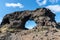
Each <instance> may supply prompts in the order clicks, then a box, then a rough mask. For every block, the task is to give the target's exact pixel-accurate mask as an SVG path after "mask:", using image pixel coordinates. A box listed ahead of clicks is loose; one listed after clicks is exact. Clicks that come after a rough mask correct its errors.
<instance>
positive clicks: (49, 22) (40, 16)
mask: <svg viewBox="0 0 60 40" xmlns="http://www.w3.org/2000/svg"><path fill="white" fill-rule="evenodd" d="M28 20H34V21H35V22H36V24H37V26H53V27H56V21H55V14H54V13H52V12H51V11H50V10H49V9H46V8H38V9H36V10H34V11H21V12H14V13H11V14H7V15H6V16H4V18H3V20H2V23H1V25H5V24H9V25H10V27H16V28H20V29H27V28H25V23H26V22H27V21H28ZM37 26H36V27H37Z"/></svg>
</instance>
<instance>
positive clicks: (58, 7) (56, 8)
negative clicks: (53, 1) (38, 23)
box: [46, 5, 60, 12]
mask: <svg viewBox="0 0 60 40" xmlns="http://www.w3.org/2000/svg"><path fill="white" fill-rule="evenodd" d="M46 8H49V9H50V10H51V11H53V12H60V5H49V6H47V7H46Z"/></svg>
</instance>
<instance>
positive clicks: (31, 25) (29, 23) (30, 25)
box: [25, 20, 37, 29]
mask: <svg viewBox="0 0 60 40" xmlns="http://www.w3.org/2000/svg"><path fill="white" fill-rule="evenodd" d="M36 25H37V24H36V22H35V21H34V20H28V21H26V23H25V28H27V29H33V28H34V27H35V26H36Z"/></svg>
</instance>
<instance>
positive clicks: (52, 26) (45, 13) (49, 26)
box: [0, 8, 60, 40]
mask: <svg viewBox="0 0 60 40" xmlns="http://www.w3.org/2000/svg"><path fill="white" fill-rule="evenodd" d="M28 20H34V21H35V22H36V24H37V25H36V27H34V28H33V29H30V30H27V28H25V23H26V22H27V21H28ZM1 26H2V27H1V28H0V30H1V31H0V40H60V30H59V29H57V28H56V27H58V26H59V25H58V24H57V23H56V21H55V14H54V13H52V12H51V10H49V9H47V8H38V9H36V10H34V11H20V12H14V13H11V14H7V15H5V16H4V18H3V20H2V22H1ZM18 28H19V29H18Z"/></svg>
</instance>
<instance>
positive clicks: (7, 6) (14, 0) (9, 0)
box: [0, 0, 60, 24]
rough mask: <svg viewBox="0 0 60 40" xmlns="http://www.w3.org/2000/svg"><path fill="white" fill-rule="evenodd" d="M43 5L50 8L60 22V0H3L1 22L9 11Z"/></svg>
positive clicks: (0, 9)
mask: <svg viewBox="0 0 60 40" xmlns="http://www.w3.org/2000/svg"><path fill="white" fill-rule="evenodd" d="M41 7H46V8H49V9H50V10H51V11H52V12H54V13H55V14H56V17H55V18H56V19H55V20H56V21H57V22H60V0H1V1H0V22H1V20H2V18H3V17H4V16H5V15H6V14H8V13H12V12H15V11H22V10H35V9H36V8H41ZM33 24H34V23H33Z"/></svg>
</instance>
